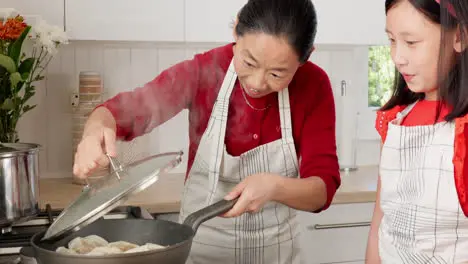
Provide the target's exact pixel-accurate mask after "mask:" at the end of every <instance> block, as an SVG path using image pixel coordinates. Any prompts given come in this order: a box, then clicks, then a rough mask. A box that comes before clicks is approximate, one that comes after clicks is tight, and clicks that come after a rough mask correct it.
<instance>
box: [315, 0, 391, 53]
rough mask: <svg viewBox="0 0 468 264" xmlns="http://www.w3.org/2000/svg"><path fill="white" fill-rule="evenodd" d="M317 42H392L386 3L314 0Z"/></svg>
mask: <svg viewBox="0 0 468 264" xmlns="http://www.w3.org/2000/svg"><path fill="white" fill-rule="evenodd" d="M314 4H315V8H316V12H317V19H318V28H317V40H316V42H317V44H355V45H378V44H388V40H387V36H386V34H385V3H384V2H383V1H375V0H355V1H349V0H314Z"/></svg>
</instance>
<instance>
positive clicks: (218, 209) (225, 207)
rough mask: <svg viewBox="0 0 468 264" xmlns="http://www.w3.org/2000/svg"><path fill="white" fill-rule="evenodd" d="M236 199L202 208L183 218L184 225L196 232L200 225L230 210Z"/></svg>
mask: <svg viewBox="0 0 468 264" xmlns="http://www.w3.org/2000/svg"><path fill="white" fill-rule="evenodd" d="M238 199H239V197H237V198H235V199H232V200H221V201H219V202H216V203H214V204H212V205H209V206H207V207H205V208H202V209H200V210H198V211H196V212H194V213H192V214H191V215H189V216H187V218H185V221H184V225H188V226H190V227H192V229H193V231H194V232H197V229H198V227H199V226H200V225H201V223H203V222H205V221H207V220H209V219H211V218H214V217H216V216H219V215H221V214H224V213H226V212H227V211H229V210H231V209H232V207H233V206H234V205H235V204H236V202H237V200H238Z"/></svg>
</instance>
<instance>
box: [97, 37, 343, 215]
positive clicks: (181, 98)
mask: <svg viewBox="0 0 468 264" xmlns="http://www.w3.org/2000/svg"><path fill="white" fill-rule="evenodd" d="M232 58H233V50H232V44H229V45H225V46H222V47H219V48H215V49H212V50H210V51H208V52H206V53H203V54H198V55H196V56H195V57H194V58H193V59H192V60H186V61H183V62H181V63H179V64H176V65H175V66H172V67H171V68H169V69H167V70H165V71H163V72H162V73H161V74H160V75H159V76H157V77H156V78H155V79H154V80H152V81H150V82H148V83H147V84H146V85H144V86H143V87H139V88H137V89H135V90H134V91H132V92H122V93H119V94H118V95H116V96H115V97H113V98H111V99H110V100H108V101H107V102H105V103H104V104H103V105H104V106H106V107H107V108H108V109H109V110H110V111H111V112H112V114H113V116H114V117H115V119H116V122H117V137H118V138H120V139H123V140H132V139H133V138H135V137H137V136H140V135H142V134H144V133H147V132H150V131H151V130H152V129H153V128H154V127H156V126H158V125H159V124H161V123H163V122H165V121H167V120H169V119H170V118H172V117H173V116H175V115H176V114H177V113H179V112H180V111H181V110H183V109H188V110H189V139H190V146H189V153H188V168H187V175H188V172H189V171H190V168H191V166H192V163H193V160H194V158H195V153H196V152H197V148H198V144H199V142H200V139H201V137H202V135H203V133H204V132H205V129H206V127H207V124H208V120H209V118H210V115H211V111H212V109H213V105H214V102H215V100H216V98H217V95H218V91H219V89H220V87H221V84H222V82H223V79H224V76H225V74H226V72H227V69H228V66H229V63H230V62H231V60H232ZM289 97H290V104H291V119H292V125H293V137H294V143H295V146H296V151H297V155H298V158H299V157H301V160H300V169H299V170H300V172H299V173H300V175H301V178H307V177H311V176H317V177H320V178H321V179H322V180H323V181H324V182H325V184H326V188H327V204H326V205H325V207H324V208H322V210H323V209H326V208H327V207H328V206H329V205H330V203H331V201H332V199H333V197H334V195H335V192H336V190H337V189H338V187H339V186H340V183H341V180H340V173H339V165H338V159H337V155H336V144H335V106H334V100H333V93H332V88H331V84H330V81H329V78H328V76H327V74H326V73H325V72H324V71H323V70H322V69H321V68H319V67H318V66H317V65H315V64H313V63H311V62H307V63H305V64H304V65H303V66H301V67H300V68H299V69H298V70H297V73H296V75H295V77H294V78H293V80H292V82H291V83H290V85H289ZM248 100H249V102H250V103H251V104H252V105H253V106H254V107H256V108H263V107H265V106H267V105H268V104H271V107H270V108H268V109H267V110H265V111H258V110H253V109H252V108H251V107H250V106H248V105H247V103H246V101H245V99H244V97H243V95H242V91H241V88H240V86H239V83H238V82H237V83H236V84H235V87H234V89H233V92H232V94H231V98H230V104H229V110H228V120H227V128H226V137H225V144H226V148H227V151H228V152H229V153H230V154H231V155H233V156H238V155H240V154H242V153H244V152H246V151H248V150H251V149H253V148H256V147H258V146H260V145H262V144H266V143H269V142H272V141H274V140H277V139H280V138H281V129H280V116H279V109H278V94H277V93H272V94H270V95H267V96H265V97H263V98H258V99H254V98H248Z"/></svg>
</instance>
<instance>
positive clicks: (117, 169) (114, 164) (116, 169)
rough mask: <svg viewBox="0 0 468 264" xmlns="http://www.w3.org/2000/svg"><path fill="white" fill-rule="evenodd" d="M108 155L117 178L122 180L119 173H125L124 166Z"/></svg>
mask: <svg viewBox="0 0 468 264" xmlns="http://www.w3.org/2000/svg"><path fill="white" fill-rule="evenodd" d="M106 155H107V157H108V158H109V161H110V165H111V167H112V170H113V172H114V173H115V176H116V177H117V178H118V179H119V180H120V174H119V172H120V171H123V167H122V164H120V162H119V161H118V160H117V159H116V158H114V157H112V156H111V155H109V154H106Z"/></svg>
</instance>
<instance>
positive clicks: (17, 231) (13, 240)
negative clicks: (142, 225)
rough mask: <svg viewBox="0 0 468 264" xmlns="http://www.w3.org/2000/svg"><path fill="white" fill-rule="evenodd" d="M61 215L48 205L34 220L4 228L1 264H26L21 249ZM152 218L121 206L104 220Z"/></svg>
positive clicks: (1, 236)
mask: <svg viewBox="0 0 468 264" xmlns="http://www.w3.org/2000/svg"><path fill="white" fill-rule="evenodd" d="M60 213H61V210H57V209H52V208H51V206H50V205H46V208H45V209H43V210H41V212H40V213H39V214H38V215H37V216H35V217H33V218H32V219H30V220H28V221H25V222H23V223H20V224H15V225H13V226H11V227H9V228H3V229H2V233H1V234H0V264H6V263H8V264H10V263H21V264H22V263H25V262H24V261H23V262H19V256H20V253H19V252H20V250H21V248H22V247H27V246H29V241H30V239H31V237H32V236H33V235H34V234H36V233H39V232H42V231H45V230H47V228H48V227H49V226H50V224H51V223H52V222H53V221H54V220H55V219H56V218H57V217H58V216H59V215H60ZM150 217H151V215H149V213H148V212H147V211H146V210H144V209H141V208H140V207H135V206H121V207H117V208H116V209H114V210H112V211H111V212H109V213H107V214H106V215H105V216H104V217H103V218H105V219H126V218H150ZM12 261H13V262H12ZM15 261H16V262H15ZM28 264H29V262H28Z"/></svg>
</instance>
